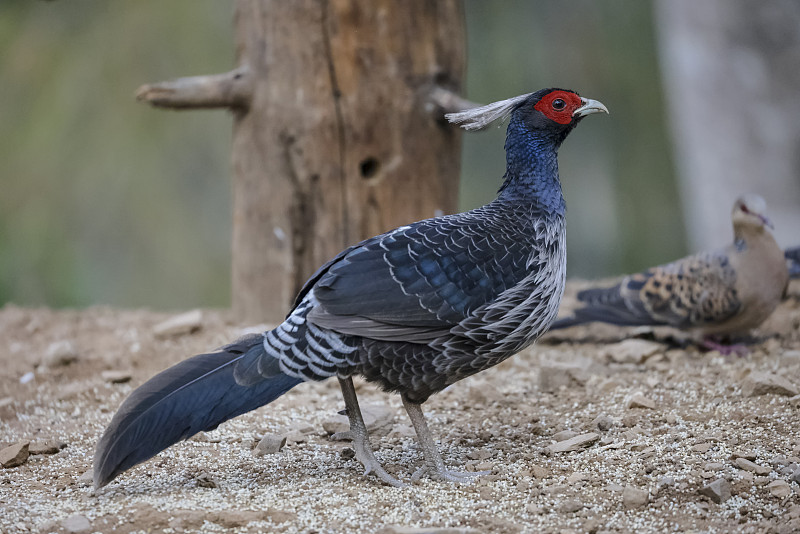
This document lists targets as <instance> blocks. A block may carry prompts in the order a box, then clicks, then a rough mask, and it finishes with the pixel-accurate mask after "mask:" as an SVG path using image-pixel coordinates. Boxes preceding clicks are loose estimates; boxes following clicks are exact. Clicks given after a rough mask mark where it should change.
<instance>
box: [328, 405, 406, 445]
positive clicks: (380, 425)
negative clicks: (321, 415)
mask: <svg viewBox="0 0 800 534" xmlns="http://www.w3.org/2000/svg"><path fill="white" fill-rule="evenodd" d="M361 417H363V419H364V424H365V425H367V432H369V434H370V435H371V436H374V437H381V436H385V435H387V434H388V433H389V431H391V429H392V422H393V420H394V410H392V409H391V408H389V407H387V406H385V405H383V404H364V405H362V406H361ZM322 428H324V429H325V432H327V433H328V434H339V433H342V432H347V431H348V430H350V420H349V419H348V418H347V416H346V415H341V414H337V415H335V416H333V417H331V418H330V419H327V420H326V421H323V422H322Z"/></svg>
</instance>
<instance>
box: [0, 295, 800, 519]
mask: <svg viewBox="0 0 800 534" xmlns="http://www.w3.org/2000/svg"><path fill="white" fill-rule="evenodd" d="M570 289H571V291H574V290H575V284H572V285H571V286H570ZM169 318H170V315H169V314H160V313H152V312H147V311H131V310H117V309H108V308H91V309H88V310H81V311H52V310H48V309H24V308H17V307H14V306H6V307H5V308H3V309H2V310H0V365H2V368H3V371H2V376H0V459H2V458H3V451H2V449H4V448H6V447H8V446H14V445H15V444H17V443H20V442H30V445H29V448H30V450H31V451H33V452H37V454H31V455H30V456H29V457H28V458H27V459H26V460H25V461H24V463H22V465H19V466H17V467H9V468H0V531H1V532H4V533H11V532H114V531H116V532H194V531H202V532H384V533H392V532H397V533H416V532H420V533H421V532H437V533H455V532H499V533H505V532H508V533H513V532H561V533H570V532H668V531H674V532H690V531H695V532H731V531H738V532H787V533H788V532H797V531H800V503H798V491H799V490H800V488H798V482H797V480H800V466H798V464H800V434H798V432H797V430H798V422H800V417H799V416H800V412H798V410H800V398H798V397H796V396H795V395H796V393H797V391H796V390H795V388H797V387H798V386H800V331H799V330H798V327H800V285H793V286H792V287H791V290H790V295H789V298H788V299H787V300H786V302H785V303H784V304H783V305H782V306H781V308H780V309H779V310H778V311H777V312H776V313H775V315H773V317H772V318H771V319H770V320H769V321H768V322H767V323H766V324H765V325H764V326H763V327H762V328H761V330H759V331H758V332H756V337H757V339H756V341H755V343H754V344H753V345H752V346H751V350H750V353H749V355H747V356H744V357H740V356H723V355H721V354H719V353H716V352H708V353H701V352H699V351H698V350H697V349H696V348H694V347H693V346H691V345H688V346H681V345H680V343H681V341H682V336H679V335H675V334H674V333H671V332H668V331H667V332H661V331H656V332H653V331H649V330H630V329H628V330H625V329H619V328H611V327H606V326H602V325H600V326H592V327H589V328H577V329H572V330H569V331H562V332H559V333H553V334H551V335H549V336H548V337H546V338H545V339H543V340H542V341H541V342H540V343H539V344H538V345H536V346H535V347H534V348H533V349H531V350H528V351H526V352H524V353H522V354H519V355H517V356H515V357H513V358H511V359H510V360H508V361H507V362H505V363H503V364H502V365H500V366H498V367H497V368H495V369H492V370H490V371H487V372H484V373H482V374H480V375H478V376H475V377H472V378H470V379H467V380H464V381H462V382H460V383H458V384H456V385H454V386H453V387H451V388H450V389H448V390H446V391H444V392H443V393H441V394H439V395H437V396H435V397H433V398H432V399H430V401H429V402H428V403H426V405H425V409H426V412H427V414H428V418H429V423H430V425H431V428H432V431H433V432H434V434H435V435H436V436H438V438H439V440H440V443H441V450H442V453H443V455H444V458H445V461H446V462H447V463H448V464H449V465H450V466H451V467H454V468H460V469H467V470H483V469H489V470H491V471H492V474H490V475H488V476H484V477H482V478H480V479H478V480H477V481H476V482H473V483H471V484H467V485H461V486H457V485H453V484H450V483H445V482H440V481H435V480H430V479H425V480H423V481H421V482H419V483H416V484H410V485H408V486H407V487H405V488H393V487H388V486H386V485H383V484H381V483H380V482H379V481H377V480H376V479H375V478H373V477H371V476H367V477H366V478H365V477H364V476H362V474H361V473H362V469H361V468H360V464H358V462H357V461H356V460H355V459H353V458H352V450H351V449H350V448H349V446H350V444H349V443H348V442H342V441H332V440H331V439H330V438H329V437H328V433H327V432H326V431H325V429H324V428H323V423H325V422H326V421H328V420H330V419H331V418H333V417H335V416H336V412H337V411H339V410H341V409H342V408H343V403H342V401H341V397H340V394H339V391H338V385H337V383H336V382H335V381H328V382H324V383H316V384H303V385H301V386H299V387H297V388H295V389H294V390H292V391H291V392H289V393H288V394H287V395H285V396H284V397H282V398H281V399H279V400H278V401H277V402H275V403H273V404H272V405H270V406H268V407H265V408H261V409H259V410H256V411H255V412H251V413H249V414H246V415H244V416H242V417H240V418H238V419H236V420H234V421H230V422H228V423H225V424H224V425H222V426H221V427H220V428H219V429H217V430H215V431H213V432H209V433H206V434H202V435H200V436H197V437H195V438H192V439H190V440H188V441H186V442H183V443H180V444H178V445H176V446H173V447H172V448H170V449H168V450H167V451H165V452H163V453H162V454H160V455H159V456H157V457H156V458H155V459H153V460H151V461H149V462H146V463H145V464H142V465H140V466H138V467H136V468H134V469H132V470H131V471H129V472H127V473H124V474H123V475H122V476H120V477H119V478H118V479H116V480H115V481H114V482H112V483H111V484H110V485H109V486H107V487H106V488H103V489H102V490H100V491H98V492H97V493H95V492H94V490H93V489H92V487H91V484H90V483H89V481H88V480H87V475H86V474H85V473H86V472H87V470H89V469H90V466H91V460H92V455H93V449H94V446H95V443H96V441H97V439H98V437H99V435H100V433H101V432H102V430H103V428H104V427H105V425H106V424H107V423H108V421H109V420H110V418H111V416H112V414H113V412H114V411H115V410H116V408H117V407H118V406H119V404H120V402H121V401H122V400H123V399H124V398H125V396H126V395H128V394H129V393H130V392H131V391H132V389H133V388H134V387H136V386H137V385H139V384H141V383H142V382H143V381H145V380H146V379H147V378H148V377H150V376H151V375H152V374H154V373H155V372H157V371H159V370H161V369H163V368H164V367H166V366H168V365H170V364H173V363H175V362H178V361H179V360H181V359H183V358H185V357H188V356H190V355H192V354H194V353H198V352H204V351H206V350H208V349H211V348H214V347H217V346H220V345H222V344H224V343H226V342H228V341H230V340H232V339H235V338H236V337H238V336H239V335H241V333H242V332H243V328H244V327H245V326H246V325H240V324H235V323H233V322H232V321H231V320H230V319H229V318H228V316H227V315H226V314H225V313H221V312H217V311H203V312H202V317H201V319H200V322H199V329H198V330H196V331H193V332H191V333H183V334H180V333H178V334H173V335H166V336H158V335H156V332H157V326H158V325H159V323H162V322H163V321H164V320H167V319H169ZM631 336H636V339H635V340H634V341H624V342H622V343H621V344H620V342H621V341H622V340H623V339H625V338H630V337H631ZM103 371H113V372H115V373H116V374H121V375H122V376H114V375H115V373H108V372H107V373H105V374H103ZM31 373H32V374H31ZM124 375H130V377H131V379H130V380H129V381H128V382H124V383H116V382H115V381H116V380H120V379H124ZM787 381H788V383H787ZM358 391H359V396H360V399H361V403H362V405H367V406H370V405H373V406H374V407H375V409H376V410H380V409H381V408H382V407H383V408H388V409H389V410H390V413H389V416H390V417H389V421H388V424H386V425H384V426H383V427H382V428H381V429H380V430H379V431H376V433H378V434H383V436H382V437H373V444H374V445H375V448H376V450H377V456H378V458H379V459H380V460H381V461H382V462H383V463H384V465H385V466H386V467H387V470H388V471H389V472H390V473H393V474H394V475H395V476H397V477H399V478H401V479H404V480H406V481H407V480H409V478H410V474H411V473H413V471H414V470H415V468H416V467H418V466H419V465H420V461H421V456H420V451H419V450H418V448H417V446H416V442H415V440H414V439H413V437H412V435H411V433H410V432H409V430H410V429H409V427H408V419H407V417H406V416H405V414H404V412H403V410H402V407H401V404H400V400H399V398H397V397H396V396H393V395H387V394H384V393H381V392H379V391H377V390H376V389H375V388H374V387H373V386H371V385H369V384H364V383H359V384H358ZM267 434H276V435H287V434H288V436H289V440H288V443H287V445H286V446H285V447H284V448H283V449H282V450H281V451H280V452H278V453H276V454H271V455H266V456H256V455H255V454H254V453H253V447H254V445H255V444H256V443H257V442H258V441H259V440H260V439H261V437H262V436H264V435H267ZM586 434H589V435H588V436H585V437H584V438H580V437H577V438H576V437H575V436H576V435H578V436H583V435H586ZM592 434H594V435H592ZM570 439H572V440H573V441H568V440H570ZM581 440H585V441H586V442H585V443H584V444H583V445H576V446H575V447H573V449H575V450H568V451H566V452H559V451H560V450H561V449H563V448H569V447H568V446H569V445H570V444H571V443H573V442H575V441H581ZM47 444H54V445H55V447H53V450H57V451H58V452H55V453H52V452H53V450H51V451H43V449H46V447H45V445H47ZM41 452H51V454H40V453H41ZM22 456H24V454H23V455H22ZM708 485H711V489H705V490H704V489H703V488H704V487H706V486H708ZM714 488H716V490H715V489H714ZM715 500H719V501H721V502H719V503H718V502H715Z"/></svg>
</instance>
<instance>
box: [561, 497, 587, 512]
mask: <svg viewBox="0 0 800 534" xmlns="http://www.w3.org/2000/svg"><path fill="white" fill-rule="evenodd" d="M558 509H559V511H561V512H564V513H567V514H574V513H575V512H577V511H578V510H581V509H583V503H582V502H581V501H579V500H578V499H566V500H564V501H563V502H562V503H561V506H559V507H558Z"/></svg>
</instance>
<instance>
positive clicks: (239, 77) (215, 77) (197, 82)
mask: <svg viewBox="0 0 800 534" xmlns="http://www.w3.org/2000/svg"><path fill="white" fill-rule="evenodd" d="M252 96H253V76H252V73H251V72H250V69H249V68H247V66H241V67H239V68H237V69H234V70H232V71H230V72H226V73H224V74H210V75H207V76H190V77H188V78H178V79H177V80H170V81H167V82H160V83H154V84H147V85H143V86H141V87H140V88H139V90H138V91H136V99H137V100H142V101H145V102H149V103H150V104H151V105H153V106H156V107H160V108H172V109H210V108H229V109H247V108H248V107H249V106H250V100H251V99H252Z"/></svg>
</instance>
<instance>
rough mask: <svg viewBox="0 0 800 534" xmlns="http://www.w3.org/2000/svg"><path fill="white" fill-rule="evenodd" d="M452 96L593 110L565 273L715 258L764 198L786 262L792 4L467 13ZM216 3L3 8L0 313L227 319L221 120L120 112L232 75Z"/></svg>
mask: <svg viewBox="0 0 800 534" xmlns="http://www.w3.org/2000/svg"><path fill="white" fill-rule="evenodd" d="M465 13H466V24H467V34H468V67H467V80H466V88H465V96H466V97H467V98H469V99H471V100H473V101H476V102H490V101H494V100H499V99H503V98H507V97H510V96H514V95H517V94H521V93H526V92H530V91H533V90H536V89H539V88H542V87H563V88H570V89H575V90H577V91H579V92H580V93H581V94H582V95H584V96H588V97H590V98H595V99H598V100H601V101H602V102H603V103H604V104H606V105H607V106H608V108H609V109H610V110H611V115H610V116H609V117H600V118H597V119H594V120H591V121H585V122H584V123H583V124H581V127H580V128H579V129H578V130H577V131H576V132H575V133H574V134H573V135H572V136H571V137H570V139H569V142H568V143H567V144H566V145H565V146H564V148H563V150H562V151H561V158H560V162H561V176H562V180H563V184H564V190H565V196H566V198H567V202H568V206H569V212H568V228H569V231H568V245H569V252H568V254H569V275H570V276H572V277H582V278H594V277H600V276H608V275H614V274H621V273H624V272H631V271H634V270H640V269H643V268H646V267H648V266H650V265H654V264H657V263H663V262H666V261H669V260H672V259H675V258H677V257H679V256H681V255H684V254H686V253H688V252H692V251H696V250H699V249H701V248H709V247H714V246H721V245H724V244H726V243H727V242H729V241H730V237H731V229H730V219H729V212H730V209H731V206H732V203H733V200H734V199H735V197H736V196H737V195H738V194H740V193H744V192H758V193H760V194H762V195H763V196H765V197H766V198H767V201H768V203H769V205H770V209H771V214H772V218H773V220H774V221H775V223H776V226H777V235H778V240H779V243H780V244H781V245H783V246H788V245H796V244H800V232H798V229H800V174H799V172H800V98H798V97H799V96H800V68H798V66H800V3H798V2H796V1H795V0H761V1H756V0H700V1H698V0H660V1H640V0H617V1H611V0H602V1H598V0H577V1H574V2H562V1H558V0H537V1H527V0H520V1H510V0H502V1H501V0H465ZM232 14H233V6H232V5H231V4H230V3H228V2H220V1H218V0H173V1H171V2H167V3H164V2H158V1H156V0H140V1H138V2H103V1H100V0H74V1H69V2H67V1H61V2H39V1H37V2H32V1H30V0H3V1H2V2H1V3H0V304H2V303H6V302H14V303H17V304H20V305H48V306H53V307H63V306H85V305H89V304H95V303H100V304H110V305H115V306H127V307H136V306H145V307H149V308H155V309H179V308H184V307H194V306H205V307H226V306H228V305H229V301H230V235H231V190H230V169H229V159H230V131H231V120H230V117H229V116H227V115H226V113H225V112H223V111H206V112H197V111H194V112H186V113H180V112H178V113H176V112H168V111H157V110H153V109H151V108H149V107H148V106H145V105H143V104H140V103H137V102H136V101H135V99H134V97H133V94H134V92H135V90H136V88H137V87H139V86H140V85H141V84H143V83H147V82H155V81H161V80H166V79H171V78H176V77H179V76H186V75H193V74H209V73H216V72H225V71H227V70H230V69H231V68H232V67H233V66H234V63H233V56H234V50H233V42H234V40H233V28H232V23H231V19H232ZM504 133H505V130H504V127H499V128H493V129H492V130H490V131H488V132H483V133H479V134H468V135H465V136H464V151H463V157H462V181H461V190H460V192H459V194H460V207H461V208H462V209H470V208H473V207H476V206H478V205H480V204H483V203H485V202H488V201H489V200H491V199H492V198H493V197H494V194H495V191H496V190H497V187H498V186H499V184H500V182H501V177H502V174H503V172H504V156H503V138H504Z"/></svg>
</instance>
